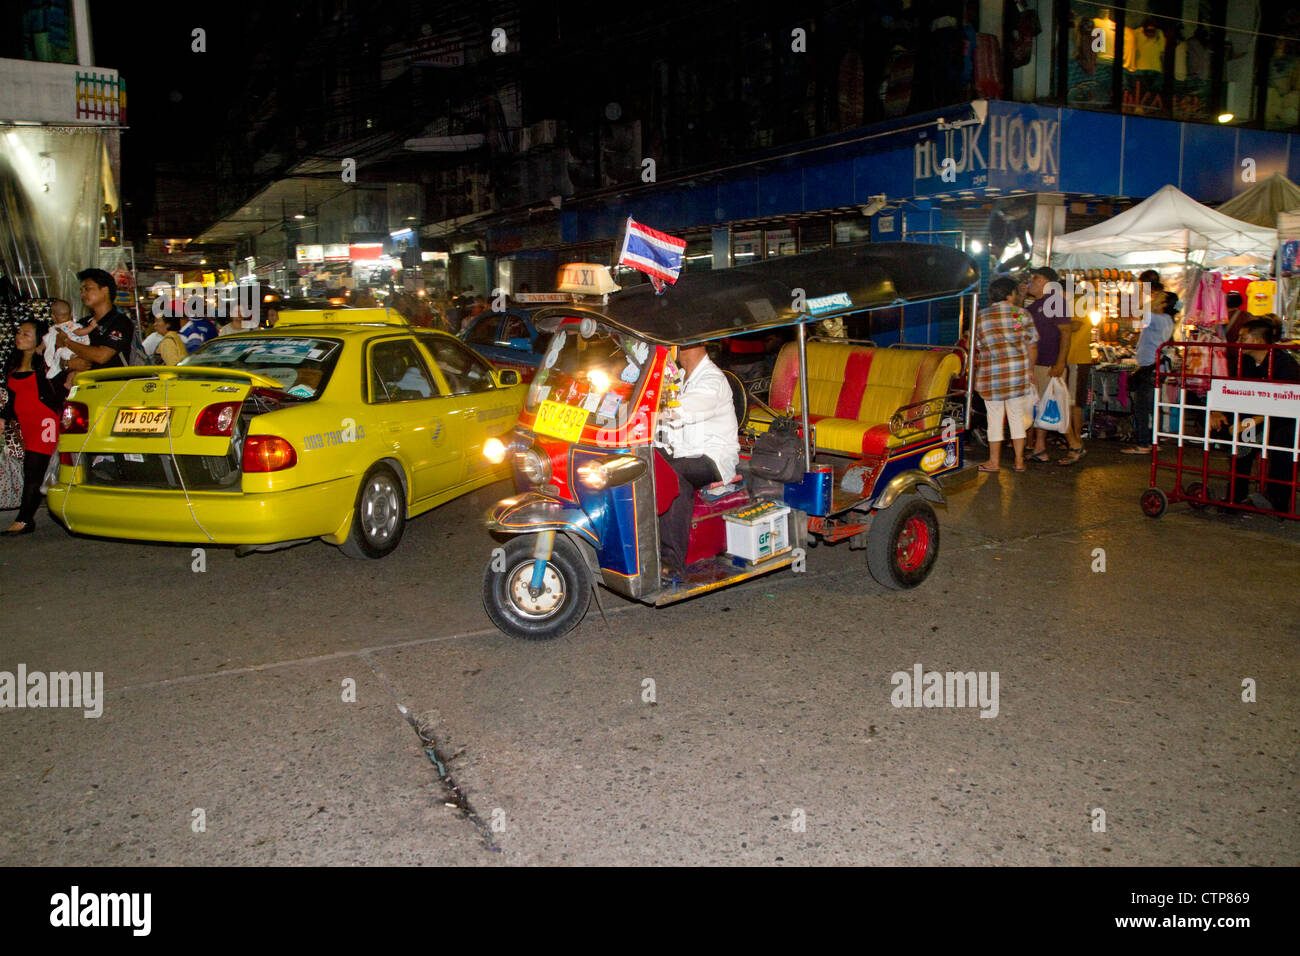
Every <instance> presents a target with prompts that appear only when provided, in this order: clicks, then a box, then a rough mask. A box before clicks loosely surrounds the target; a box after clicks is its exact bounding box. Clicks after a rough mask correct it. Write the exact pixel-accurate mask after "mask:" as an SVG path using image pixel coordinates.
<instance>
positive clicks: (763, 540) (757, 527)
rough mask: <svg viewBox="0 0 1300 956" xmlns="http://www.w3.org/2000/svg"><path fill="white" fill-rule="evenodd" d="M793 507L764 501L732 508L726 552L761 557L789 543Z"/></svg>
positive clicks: (752, 558)
mask: <svg viewBox="0 0 1300 956" xmlns="http://www.w3.org/2000/svg"><path fill="white" fill-rule="evenodd" d="M789 514H790V509H789V508H787V507H786V506H785V505H783V504H778V503H777V502H775V501H763V502H759V503H757V504H752V505H746V506H745V507H744V508H739V509H737V510H735V511H729V512H727V513H726V514H725V515H723V516H722V517H723V518H724V519H725V520H726V522H727V553H728V554H734V555H736V556H737V557H740V558H744V559H745V560H746V561H755V562H756V561H762V560H764V559H766V558H770V557H772V556H773V555H774V554H780V553H781V552H782V551H785V550H786V549H788V548H789V547H790V535H789V526H790V522H789Z"/></svg>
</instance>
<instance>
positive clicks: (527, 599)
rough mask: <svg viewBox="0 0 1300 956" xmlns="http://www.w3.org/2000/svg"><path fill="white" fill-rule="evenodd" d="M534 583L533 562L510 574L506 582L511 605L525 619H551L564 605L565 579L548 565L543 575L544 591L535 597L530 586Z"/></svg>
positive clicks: (526, 562) (522, 565)
mask: <svg viewBox="0 0 1300 956" xmlns="http://www.w3.org/2000/svg"><path fill="white" fill-rule="evenodd" d="M532 581H533V562H532V561H525V562H524V563H523V564H520V565H518V566H517V567H516V568H515V569H514V570H513V571H511V572H510V575H509V577H508V578H507V580H506V593H507V594H508V595H509V596H510V603H511V604H513V605H514V606H515V609H516V610H517V611H518V612H519V613H520V614H522V615H524V616H525V617H549V616H551V615H552V614H554V613H555V612H556V611H557V610H559V609H560V606H561V605H562V604H564V594H565V591H564V578H563V577H562V576H561V575H560V572H559V571H557V570H556V569H555V565H553V564H550V563H547V565H546V572H545V573H544V574H543V575H542V591H541V593H540V594H538V595H537V596H536V597H533V594H532V592H531V591H530V590H529V585H530V584H532Z"/></svg>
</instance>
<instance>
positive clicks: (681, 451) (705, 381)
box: [659, 345, 740, 576]
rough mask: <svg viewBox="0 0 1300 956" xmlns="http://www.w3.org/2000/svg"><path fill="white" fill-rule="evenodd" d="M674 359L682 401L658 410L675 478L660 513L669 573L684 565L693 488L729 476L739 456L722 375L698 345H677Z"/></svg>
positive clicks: (663, 443) (727, 386) (661, 438)
mask: <svg viewBox="0 0 1300 956" xmlns="http://www.w3.org/2000/svg"><path fill="white" fill-rule="evenodd" d="M677 364H678V365H680V366H681V367H682V369H683V370H684V371H685V373H686V380H685V382H684V383H683V385H682V388H681V391H680V393H679V395H678V398H679V400H680V402H681V404H680V406H678V407H676V408H665V409H664V410H663V411H662V413H661V414H660V416H659V441H660V445H661V446H662V447H663V448H664V450H665V457H666V458H667V460H668V463H669V464H670V465H672V468H673V471H675V472H676V473H677V482H678V493H677V497H676V498H674V499H673V503H672V505H671V507H669V509H668V511H667V512H666V513H664V514H663V515H662V516H660V518H659V542H660V545H661V546H662V551H663V563H664V570H665V572H666V573H667V574H669V575H670V576H672V575H680V574H681V572H682V570H683V569H684V568H685V567H686V551H687V545H688V543H689V540H690V533H691V511H692V509H693V508H694V504H695V491H696V489H697V488H703V487H705V486H706V485H711V484H713V483H714V482H715V481H731V480H732V479H733V478H735V477H736V465H737V463H738V462H739V461H740V440H739V431H740V427H739V425H738V423H737V422H736V406H735V404H734V402H733V399H732V394H731V385H730V384H729V383H728V382H727V377H726V376H725V375H723V374H722V370H721V369H720V368H718V367H717V366H716V365H714V364H713V362H712V361H711V360H710V359H709V355H708V352H707V351H706V350H705V348H704V346H703V345H688V346H683V347H682V348H680V349H678V352H677Z"/></svg>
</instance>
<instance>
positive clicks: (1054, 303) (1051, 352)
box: [1025, 266, 1074, 463]
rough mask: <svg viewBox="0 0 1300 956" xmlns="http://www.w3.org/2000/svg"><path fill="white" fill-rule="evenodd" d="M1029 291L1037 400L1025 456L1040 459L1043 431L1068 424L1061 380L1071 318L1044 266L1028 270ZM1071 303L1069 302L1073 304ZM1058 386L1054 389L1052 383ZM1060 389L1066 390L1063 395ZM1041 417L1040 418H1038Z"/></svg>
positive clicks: (1044, 454)
mask: <svg viewBox="0 0 1300 956" xmlns="http://www.w3.org/2000/svg"><path fill="white" fill-rule="evenodd" d="M1029 274H1030V280H1029V294H1030V295H1032V296H1033V297H1034V301H1033V302H1032V303H1030V305H1029V306H1028V308H1027V311H1028V312H1029V316H1030V318H1032V319H1033V320H1034V330H1035V331H1036V332H1037V333H1038V358H1037V359H1036V360H1035V363H1034V368H1033V382H1034V389H1035V391H1036V392H1037V394H1038V401H1037V402H1036V403H1035V408H1034V425H1033V427H1034V434H1033V436H1032V437H1033V440H1034V448H1033V451H1032V452H1030V453H1029V454H1028V455H1026V456H1025V457H1026V458H1028V459H1029V460H1030V461H1036V462H1040V463H1044V462H1048V461H1051V460H1052V459H1051V457H1050V456H1049V455H1048V454H1047V433H1048V432H1049V431H1052V432H1061V433H1062V434H1064V433H1065V432H1066V431H1067V429H1068V428H1069V416H1070V412H1069V408H1070V402H1069V399H1068V392H1069V388H1068V386H1066V384H1065V364H1066V363H1065V359H1066V356H1067V355H1068V354H1069V350H1070V337H1071V334H1072V322H1071V320H1070V316H1069V315H1068V312H1069V311H1070V309H1069V308H1068V307H1067V303H1066V302H1065V295H1064V292H1063V290H1062V289H1061V277H1060V276H1059V275H1057V274H1056V270H1055V269H1052V268H1050V267H1048V266H1039V267H1038V268H1036V269H1032V270H1030V273H1029ZM1073 304H1074V303H1069V306H1073ZM1053 383H1055V385H1057V386H1059V389H1054V385H1053ZM1054 391H1055V392H1056V396H1055V405H1054V406H1053V407H1054V409H1055V411H1050V412H1049V411H1048V405H1047V400H1048V396H1049V395H1051V394H1053V392H1054ZM1062 392H1064V393H1067V394H1066V397H1063V396H1062ZM1040 418H1042V419H1043V420H1042V421H1041V422H1040V421H1039V419H1040Z"/></svg>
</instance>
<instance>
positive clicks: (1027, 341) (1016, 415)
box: [975, 276, 1038, 472]
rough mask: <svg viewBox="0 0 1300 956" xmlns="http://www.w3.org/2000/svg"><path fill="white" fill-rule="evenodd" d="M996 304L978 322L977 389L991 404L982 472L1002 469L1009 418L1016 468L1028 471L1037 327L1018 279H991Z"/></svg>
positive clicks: (984, 310) (981, 315) (989, 404)
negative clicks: (1004, 425)
mask: <svg viewBox="0 0 1300 956" xmlns="http://www.w3.org/2000/svg"><path fill="white" fill-rule="evenodd" d="M989 300H990V301H991V302H992V304H991V305H990V306H989V307H988V308H986V309H982V310H981V311H980V313H979V317H978V319H977V320H976V325H975V352H976V366H975V390H976V391H978V392H979V393H980V397H981V398H983V399H984V404H985V406H987V408H988V422H989V460H988V461H986V462H985V463H984V464H982V465H980V466H979V469H980V471H983V472H995V471H998V470H999V467H1000V461H999V457H1000V456H1001V454H1002V434H1003V428H1002V423H1003V420H1004V419H1006V420H1007V421H1009V422H1010V423H1011V445H1012V448H1014V449H1015V454H1016V466H1015V467H1016V471H1024V470H1025V427H1026V422H1025V419H1026V418H1027V417H1031V416H1032V415H1033V407H1034V397H1033V392H1032V387H1031V385H1030V369H1032V368H1033V367H1034V362H1035V361H1037V359H1038V332H1037V331H1036V330H1035V329H1034V322H1033V319H1031V318H1030V317H1029V314H1028V313H1027V312H1025V310H1024V309H1022V308H1021V307H1020V303H1019V292H1018V291H1017V288H1016V281H1015V280H1014V279H1011V278H1009V277H1006V276H1003V277H1001V278H997V279H994V280H993V281H992V282H990V283H989Z"/></svg>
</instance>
